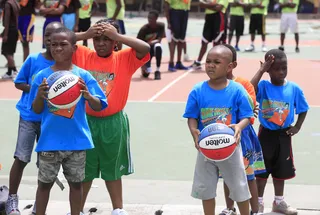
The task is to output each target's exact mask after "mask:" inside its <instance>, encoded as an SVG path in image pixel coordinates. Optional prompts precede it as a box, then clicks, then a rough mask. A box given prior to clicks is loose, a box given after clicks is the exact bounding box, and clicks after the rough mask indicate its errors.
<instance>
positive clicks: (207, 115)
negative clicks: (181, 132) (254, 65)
mask: <svg viewBox="0 0 320 215" xmlns="http://www.w3.org/2000/svg"><path fill="white" fill-rule="evenodd" d="M205 69H206V73H207V75H208V76H209V78H210V79H209V80H208V81H204V82H201V83H199V84H197V85H196V86H195V87H194V88H193V89H192V91H191V93H190V94H189V97H188V101H187V105H186V110H185V113H184V115H183V117H185V118H188V126H189V129H190V132H191V135H192V137H193V140H194V144H195V147H196V148H197V149H198V148H199V146H198V140H199V133H200V130H202V129H203V128H204V127H205V126H207V125H209V124H211V123H215V122H216V119H217V118H220V117H223V118H225V119H226V120H225V124H227V125H229V126H230V127H232V128H233V129H234V130H235V139H236V141H237V143H238V144H239V140H240V136H241V131H242V130H243V129H244V128H245V127H246V126H247V125H248V124H249V119H250V118H251V117H252V116H253V109H252V108H251V106H250V103H249V100H248V95H247V93H246V91H245V89H244V88H243V87H242V86H241V85H240V84H239V83H236V82H234V81H232V80H228V78H227V77H228V73H229V72H230V71H231V70H232V69H233V62H232V52H231V51H230V50H229V49H228V48H227V47H225V46H223V45H218V46H215V47H213V48H212V49H211V50H210V51H209V53H208V55H207V59H206V65H205ZM212 98H215V99H212ZM219 170H220V172H221V174H222V177H223V179H224V181H225V183H226V184H227V186H228V187H229V189H230V195H229V197H230V198H231V199H232V200H234V201H236V202H237V203H238V207H239V210H240V213H241V214H242V215H249V214H250V213H249V199H250V198H251V195H250V192H249V188H248V183H247V178H246V173H245V168H244V164H243V157H242V152H241V148H240V146H238V147H237V148H236V149H235V152H234V154H233V155H232V156H231V157H230V158H229V159H227V160H225V161H221V162H214V161H209V160H207V159H206V158H205V157H204V156H203V155H202V154H201V153H200V152H198V156H197V161H196V167H195V173H194V180H193V187H192V196H193V197H194V198H197V199H201V200H202V205H203V210H204V214H205V215H212V214H215V197H216V189H217V183H218V179H219Z"/></svg>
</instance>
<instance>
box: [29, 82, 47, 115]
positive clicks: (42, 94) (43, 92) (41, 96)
mask: <svg viewBox="0 0 320 215" xmlns="http://www.w3.org/2000/svg"><path fill="white" fill-rule="evenodd" d="M48 89H49V86H48V83H47V79H45V78H44V79H43V81H42V83H41V84H40V85H39V87H38V93H37V96H36V98H35V99H34V101H33V102H32V110H33V111H34V112H35V113H37V114H40V113H41V112H42V111H43V108H44V101H45V100H46V99H47V95H48Z"/></svg>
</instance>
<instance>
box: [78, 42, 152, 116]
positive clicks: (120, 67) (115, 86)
mask: <svg viewBox="0 0 320 215" xmlns="http://www.w3.org/2000/svg"><path fill="white" fill-rule="evenodd" d="M149 59H150V54H149V53H148V54H147V55H146V56H145V57H144V58H142V59H141V60H139V59H138V58H137V57H136V51H135V50H134V49H132V48H126V49H123V50H121V51H117V52H113V53H112V54H111V55H110V56H109V57H107V58H102V57H99V56H98V55H97V53H96V52H95V51H94V50H91V49H89V48H87V47H85V46H80V45H78V48H77V51H76V52H75V53H74V55H73V57H72V62H73V64H75V65H77V66H78V67H80V68H83V69H85V70H87V71H88V72H90V73H91V75H93V77H94V78H95V79H96V80H97V81H98V82H99V85H100V87H101V89H102V90H103V92H104V93H105V94H106V96H107V99H108V107H107V108H106V109H105V110H103V111H99V112H97V111H94V110H92V109H91V108H90V106H89V105H88V104H87V107H86V111H87V114H88V115H90V116H95V117H106V116H111V115H113V114H115V113H118V112H119V111H121V110H123V108H124V107H125V105H126V103H127V100H128V94H129V88H130V83H131V77H132V75H133V74H134V73H135V72H136V71H137V69H138V68H140V67H141V66H143V65H144V64H145V63H147V62H148V61H149Z"/></svg>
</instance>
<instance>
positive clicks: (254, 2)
mask: <svg viewBox="0 0 320 215" xmlns="http://www.w3.org/2000/svg"><path fill="white" fill-rule="evenodd" d="M268 5H269V0H249V7H250V8H251V9H250V24H249V33H250V35H251V44H250V46H249V47H247V48H246V49H245V51H246V52H253V51H254V50H255V46H254V41H255V38H256V34H257V35H261V40H262V51H263V52H267V51H268V49H267V47H266V44H265V42H266V16H267V14H268Z"/></svg>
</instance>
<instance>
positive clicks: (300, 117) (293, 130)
mask: <svg viewBox="0 0 320 215" xmlns="http://www.w3.org/2000/svg"><path fill="white" fill-rule="evenodd" d="M307 113H308V111H306V112H303V113H300V114H299V115H298V120H297V122H296V124H295V125H294V126H293V127H291V128H290V129H289V130H288V131H287V134H288V135H290V136H293V135H295V134H297V133H298V132H299V131H300V129H301V126H302V124H303V122H304V120H305V118H306V116H307Z"/></svg>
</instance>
